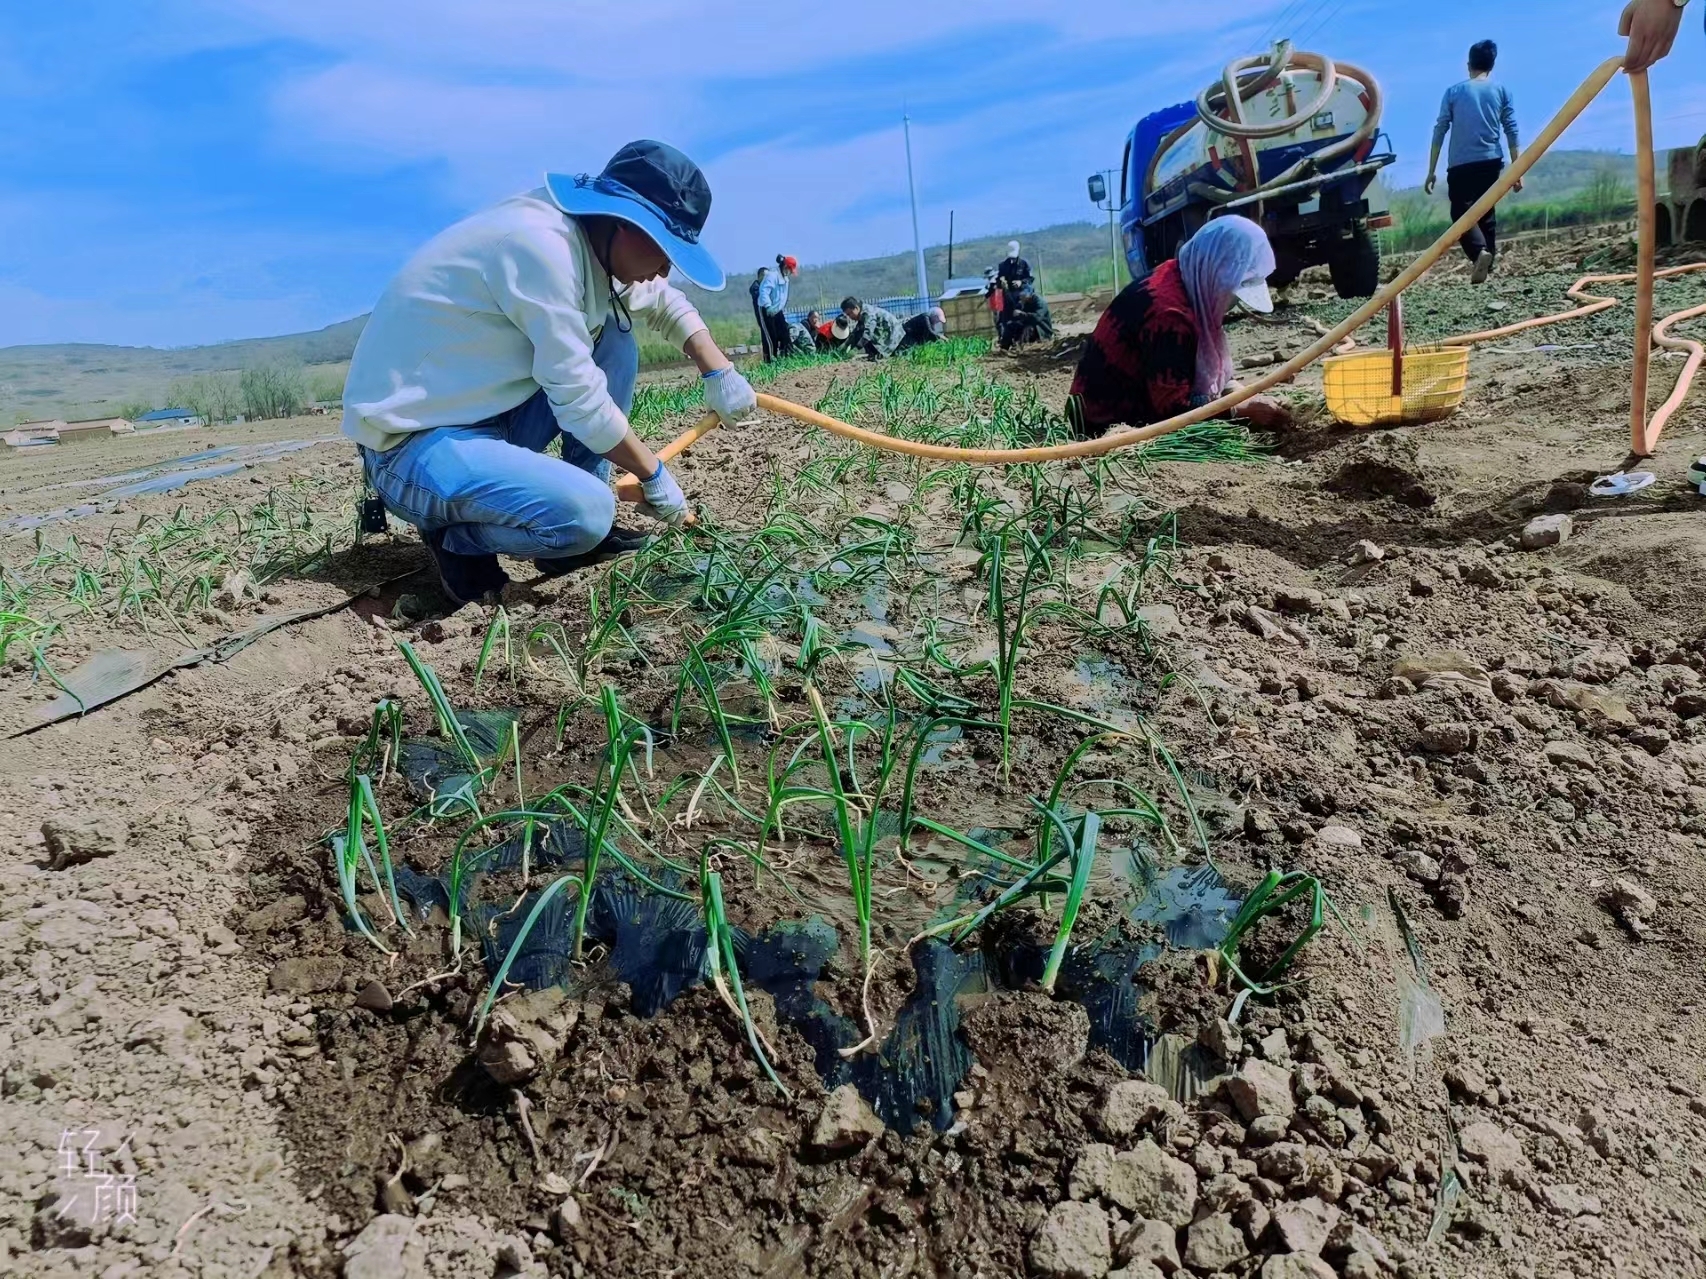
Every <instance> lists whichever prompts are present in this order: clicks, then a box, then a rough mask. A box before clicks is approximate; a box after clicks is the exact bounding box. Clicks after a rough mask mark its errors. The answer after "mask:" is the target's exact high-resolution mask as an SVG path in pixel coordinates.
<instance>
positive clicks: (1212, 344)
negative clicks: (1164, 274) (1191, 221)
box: [1179, 215, 1274, 399]
mask: <svg viewBox="0 0 1706 1279" xmlns="http://www.w3.org/2000/svg"><path fill="white" fill-rule="evenodd" d="M1273 270H1274V250H1273V246H1272V245H1271V244H1269V243H1268V237H1267V233H1266V232H1265V231H1263V230H1262V228H1261V227H1259V226H1257V225H1256V224H1255V223H1254V222H1252V221H1250V219H1249V218H1241V217H1237V216H1235V215H1228V216H1226V217H1222V218H1215V219H1214V220H1213V221H1212V222H1210V223H1209V224H1208V225H1207V226H1205V227H1203V229H1202V230H1200V231H1198V232H1197V233H1196V234H1195V235H1193V236H1192V237H1191V238H1190V239H1189V240H1187V241H1185V244H1184V247H1183V248H1181V249H1180V250H1179V275H1180V278H1181V279H1183V281H1184V284H1185V293H1186V294H1187V295H1188V296H1189V297H1190V299H1191V309H1192V310H1193V311H1195V312H1196V317H1197V376H1196V382H1195V383H1194V385H1193V386H1192V387H1191V390H1192V391H1193V392H1194V393H1195V394H1196V395H1197V396H1199V397H1204V396H1206V397H1207V398H1209V399H1214V398H1216V397H1217V396H1219V395H1220V394H1221V392H1223V391H1224V390H1225V389H1226V387H1227V385H1228V384H1229V383H1230V382H1231V381H1232V354H1231V352H1230V351H1229V350H1228V349H1227V345H1226V313H1227V312H1228V311H1229V310H1231V309H1232V297H1233V294H1234V293H1236V292H1237V291H1238V287H1239V285H1241V284H1243V283H1244V282H1245V281H1246V280H1249V279H1264V280H1265V279H1266V278H1267V277H1268V276H1270V275H1272V274H1273Z"/></svg>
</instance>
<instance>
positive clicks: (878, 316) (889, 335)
mask: <svg viewBox="0 0 1706 1279" xmlns="http://www.w3.org/2000/svg"><path fill="white" fill-rule="evenodd" d="M830 332H831V334H832V335H833V336H834V338H835V340H836V341H837V342H839V343H841V344H842V345H843V346H846V347H848V348H850V349H852V350H855V351H863V352H864V353H865V358H866V359H869V360H886V359H887V358H888V357H889V356H891V355H893V354H894V353H895V349H896V348H897V347H899V346H900V340H901V338H903V337H905V336H906V331H905V329H904V328H903V326H902V325H901V322H900V321H899V320H898V319H896V318H895V316H894V313H893V312H892V311H885V310H883V308H882V307H880V306H873V305H871V304H870V303H869V302H864V301H861V300H860V299H859V298H856V297H845V298H843V299H841V314H840V315H838V316H836V317H835V322H834V324H833V325H831V327H830Z"/></svg>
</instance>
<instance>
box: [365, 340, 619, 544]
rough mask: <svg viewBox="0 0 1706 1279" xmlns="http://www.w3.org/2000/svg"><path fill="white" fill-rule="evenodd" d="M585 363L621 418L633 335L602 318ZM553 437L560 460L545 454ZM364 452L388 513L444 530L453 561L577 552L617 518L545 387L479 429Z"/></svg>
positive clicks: (422, 436) (601, 464) (606, 481)
mask: <svg viewBox="0 0 1706 1279" xmlns="http://www.w3.org/2000/svg"><path fill="white" fill-rule="evenodd" d="M592 358H593V363H595V364H597V365H598V367H599V368H600V369H602V370H603V372H604V377H605V380H606V381H607V382H608V383H609V386H610V397H611V399H613V400H615V401H616V404H617V406H618V407H619V408H620V409H621V410H622V412H623V413H627V412H628V411H629V409H630V408H631V406H632V405H633V402H634V382H635V379H636V378H638V376H639V372H640V346H639V343H638V342H637V341H635V339H634V335H633V334H632V333H624V332H622V331H621V330H620V329H618V328H617V327H616V325H615V323H614V322H612V321H606V323H605V325H604V329H603V331H602V332H601V333H600V334H599V336H598V341H597V343H596V344H595V345H594V347H593V351H592ZM559 435H562V440H563V458H562V460H561V461H558V460H557V459H556V458H554V457H548V456H546V454H545V449H546V448H547V447H548V446H549V445H550V443H551V441H552V440H554V439H556V438H557V437H558V436H559ZM362 455H363V459H364V462H365V465H366V468H367V475H368V479H369V481H370V482H371V483H372V485H373V487H374V488H375V489H376V490H377V491H378V493H379V496H380V497H381V498H383V499H384V501H385V506H386V508H387V509H388V510H390V511H391V512H392V513H393V514H394V515H396V516H397V517H398V518H400V519H403V520H407V521H408V522H409V523H410V524H413V525H414V526H415V527H416V528H418V529H420V530H421V532H423V533H427V532H435V531H437V530H439V529H443V530H444V549H445V550H447V551H449V552H451V553H452V554H455V555H513V556H515V557H516V558H517V559H534V558H537V557H547V558H552V557H557V556H563V555H578V554H579V553H580V552H582V551H588V550H591V549H592V548H593V547H594V546H596V545H598V543H599V542H601V541H603V540H604V538H605V536H606V535H607V534H608V533H609V532H610V526H611V525H612V524H613V523H614V522H615V519H616V494H615V493H614V492H613V491H612V490H611V488H610V463H609V462H607V461H605V460H604V459H603V458H601V457H599V456H598V455H597V454H595V453H593V452H592V451H591V450H590V449H588V448H587V447H586V446H585V445H584V444H582V443H581V442H580V441H579V440H577V439H575V437H574V436H572V435H565V434H563V433H562V431H561V429H560V428H559V427H558V426H557V418H556V415H555V414H554V413H553V411H552V409H551V402H550V400H549V399H547V398H546V396H545V392H544V390H543V389H540V390H539V391H536V392H535V393H534V394H533V396H532V397H531V398H529V399H527V400H524V401H523V402H522V403H520V404H518V405H516V406H515V407H514V408H513V409H507V410H505V411H504V412H502V413H499V414H498V415H497V416H496V417H491V418H487V419H486V420H485V421H484V422H478V423H476V424H474V425H473V426H440V427H434V428H432V429H431V430H427V431H417V432H415V433H414V434H413V435H410V436H409V437H408V438H407V439H405V440H404V441H403V442H402V443H401V444H399V445H397V446H396V447H395V448H393V449H391V450H389V451H388V452H385V453H376V452H374V451H373V450H371V449H363V450H362Z"/></svg>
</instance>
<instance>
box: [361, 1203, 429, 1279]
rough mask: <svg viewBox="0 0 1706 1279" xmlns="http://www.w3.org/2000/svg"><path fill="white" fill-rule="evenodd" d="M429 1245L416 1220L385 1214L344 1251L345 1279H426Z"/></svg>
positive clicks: (367, 1227)
mask: <svg viewBox="0 0 1706 1279" xmlns="http://www.w3.org/2000/svg"><path fill="white" fill-rule="evenodd" d="M426 1256H427V1249H426V1241H425V1240H424V1239H422V1238H421V1236H420V1232H419V1231H418V1230H416V1228H415V1219H414V1218H413V1217H405V1216H402V1215H401V1214H398V1213H384V1214H382V1215H381V1216H378V1217H375V1218H374V1219H373V1220H372V1221H370V1222H368V1223H367V1225H366V1226H365V1227H363V1228H362V1231H361V1233H360V1234H359V1235H357V1236H356V1237H355V1238H354V1239H352V1240H350V1242H349V1243H348V1244H347V1245H345V1248H344V1279H426V1275H427V1264H426Z"/></svg>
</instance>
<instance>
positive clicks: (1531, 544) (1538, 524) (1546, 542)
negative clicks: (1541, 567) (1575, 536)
mask: <svg viewBox="0 0 1706 1279" xmlns="http://www.w3.org/2000/svg"><path fill="white" fill-rule="evenodd" d="M1575 528H1576V522H1575V520H1574V519H1572V518H1571V517H1570V516H1568V515H1536V516H1535V517H1534V518H1533V519H1531V520H1530V521H1529V522H1528V523H1527V524H1524V525H1523V526H1522V537H1521V540H1522V547H1523V549H1524V550H1525V551H1538V550H1540V549H1541V548H1542V547H1546V546H1558V545H1560V544H1561V543H1564V542H1567V541H1569V540H1570V534H1571V533H1573V532H1575Z"/></svg>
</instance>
